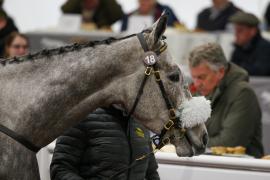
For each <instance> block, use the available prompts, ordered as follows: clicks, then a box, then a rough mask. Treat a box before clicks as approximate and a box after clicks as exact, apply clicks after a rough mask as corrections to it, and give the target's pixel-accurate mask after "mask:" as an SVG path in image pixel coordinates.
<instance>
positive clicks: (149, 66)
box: [128, 33, 186, 149]
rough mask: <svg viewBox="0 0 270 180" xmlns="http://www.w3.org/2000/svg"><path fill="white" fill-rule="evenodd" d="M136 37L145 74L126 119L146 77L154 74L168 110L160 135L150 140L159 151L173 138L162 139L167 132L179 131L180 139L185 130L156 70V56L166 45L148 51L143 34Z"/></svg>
mask: <svg viewBox="0 0 270 180" xmlns="http://www.w3.org/2000/svg"><path fill="white" fill-rule="evenodd" d="M137 37H138V39H139V41H140V44H141V46H142V48H143V50H144V52H145V58H144V64H145V65H146V69H145V72H144V74H145V76H144V79H143V81H142V83H141V86H140V89H139V91H138V94H137V97H136V100H135V102H134V104H133V107H132V109H131V111H130V113H129V115H128V117H130V116H131V114H132V113H133V112H134V110H135V108H136V106H137V104H138V101H139V98H140V97H141V95H142V91H143V88H144V85H145V83H146V80H147V79H148V77H149V76H150V75H151V74H154V76H155V78H156V82H157V83H158V85H159V88H160V91H161V94H162V97H163V99H164V100H165V103H166V106H167V109H168V115H169V121H168V122H167V123H166V124H165V125H164V127H163V129H162V130H161V133H160V135H155V136H154V137H153V138H152V140H153V143H154V144H155V146H156V149H161V148H162V147H163V146H164V145H166V144H168V143H170V141H171V140H173V139H174V138H175V137H174V136H170V137H167V138H164V139H163V137H164V135H165V134H166V132H167V131H169V130H170V129H172V128H176V129H179V130H180V131H181V137H182V136H184V134H185V131H186V130H185V129H184V128H182V123H181V120H180V117H179V116H176V113H175V108H174V107H173V105H172V103H171V100H170V99H169V97H168V95H167V93H166V91H165V88H164V84H163V82H162V80H161V77H160V73H159V69H158V56H159V55H160V54H161V53H162V52H163V51H165V50H166V49H167V44H166V43H165V42H164V44H163V45H162V46H161V47H160V48H159V49H158V50H156V51H149V48H148V45H147V43H146V41H145V38H144V36H143V33H139V34H137Z"/></svg>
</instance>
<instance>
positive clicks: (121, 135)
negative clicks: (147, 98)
mask: <svg viewBox="0 0 270 180" xmlns="http://www.w3.org/2000/svg"><path fill="white" fill-rule="evenodd" d="M123 113H124V112H123V111H122V110H120V109H118V108H115V107H113V106H111V107H109V108H99V109H97V110H96V111H94V112H93V113H91V114H89V115H88V117H87V118H86V119H85V120H83V121H81V122H80V123H79V124H78V125H76V126H75V127H73V128H71V129H69V130H67V131H66V132H65V133H64V134H63V135H62V136H60V137H59V138H58V139H57V142H56V146H55V149H54V153H53V158H52V162H51V165H50V173H51V180H71V179H74V180H75V179H76V180H84V179H88V180H90V179H110V177H111V176H112V175H115V174H116V173H118V172H119V171H121V170H123V169H126V168H127V167H128V166H129V165H130V164H131V163H132V162H134V160H135V159H136V158H138V157H141V156H142V155H146V154H148V153H150V152H152V151H153V149H152V142H151V140H150V134H149V132H148V131H147V130H146V129H145V128H144V127H143V126H142V125H140V124H139V123H138V122H136V121H135V120H134V119H132V118H131V119H130V120H127V119H126V116H125V115H124V114H123ZM157 168H158V165H157V162H156V159H155V156H154V154H150V155H149V156H148V157H147V158H145V159H143V160H140V161H137V163H136V164H135V165H133V166H132V167H130V168H129V169H126V170H125V171H123V173H120V174H118V175H117V176H115V177H114V178H113V179H118V180H137V179H140V180H143V179H144V180H159V179H160V178H159V175H158V172H157Z"/></svg>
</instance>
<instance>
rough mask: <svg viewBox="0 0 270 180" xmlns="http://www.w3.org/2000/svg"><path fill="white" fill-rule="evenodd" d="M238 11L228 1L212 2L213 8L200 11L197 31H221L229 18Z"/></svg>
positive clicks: (218, 0) (215, 0)
mask: <svg viewBox="0 0 270 180" xmlns="http://www.w3.org/2000/svg"><path fill="white" fill-rule="evenodd" d="M238 11H240V9H239V8H238V7H236V6H234V4H233V3H232V2H230V1H228V0H213V6H212V7H209V8H206V9H204V10H203V11H201V12H200V13H199V15H198V17H197V26H196V29H197V30H198V31H223V30H226V29H227V24H228V22H229V18H230V17H231V16H232V15H234V14H235V13H236V12H238Z"/></svg>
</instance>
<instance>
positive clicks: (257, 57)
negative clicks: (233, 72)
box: [230, 12, 270, 76]
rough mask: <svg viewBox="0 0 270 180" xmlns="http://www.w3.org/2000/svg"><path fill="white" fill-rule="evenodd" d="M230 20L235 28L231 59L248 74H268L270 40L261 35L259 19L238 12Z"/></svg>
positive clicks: (269, 67) (269, 68) (269, 70)
mask: <svg viewBox="0 0 270 180" xmlns="http://www.w3.org/2000/svg"><path fill="white" fill-rule="evenodd" d="M230 21H231V22H232V23H233V24H234V29H235V42H234V44H235V49H234V51H233V53H232V57H231V61H232V62H234V63H235V64H238V65H239V66H241V67H243V68H244V69H246V70H247V71H248V73H249V75H253V76H270V58H269V57H270V42H269V41H267V40H266V39H264V38H263V37H262V36H261V32H260V30H259V19H258V18H257V17H256V16H255V15H253V14H250V13H244V12H239V13H237V14H235V15H234V16H232V17H231V19H230Z"/></svg>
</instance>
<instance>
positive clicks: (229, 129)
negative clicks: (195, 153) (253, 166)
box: [189, 43, 263, 158]
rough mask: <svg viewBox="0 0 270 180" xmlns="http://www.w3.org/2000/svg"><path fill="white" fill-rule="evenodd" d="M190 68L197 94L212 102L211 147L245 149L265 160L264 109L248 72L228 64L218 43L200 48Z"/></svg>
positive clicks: (209, 144) (194, 55) (195, 52)
mask: <svg viewBox="0 0 270 180" xmlns="http://www.w3.org/2000/svg"><path fill="white" fill-rule="evenodd" d="M189 65H190V70H191V75H192V79H193V82H194V86H195V88H196V90H197V92H198V93H199V94H201V95H204V96H206V97H207V98H208V99H209V100H211V107H212V114H211V117H210V118H209V119H208V121H207V122H206V127H207V131H208V135H209V143H208V146H209V147H212V146H226V147H235V146H244V147H245V148H246V153H247V154H249V155H252V156H255V157H257V158H259V157H261V156H262V155H263V146H262V122H261V109H260V106H259V103H258V100H257V97H256V95H255V92H254V91H253V90H252V88H251V87H250V86H249V84H248V74H247V72H246V71H245V70H244V69H242V68H240V67H238V66H237V65H235V64H233V63H228V62H227V60H226V58H225V55H224V53H223V50H222V49H221V47H220V46H219V45H218V44H215V43H208V44H205V45H202V46H199V47H196V48H195V49H194V50H193V51H192V52H191V54H190V56H189Z"/></svg>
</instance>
